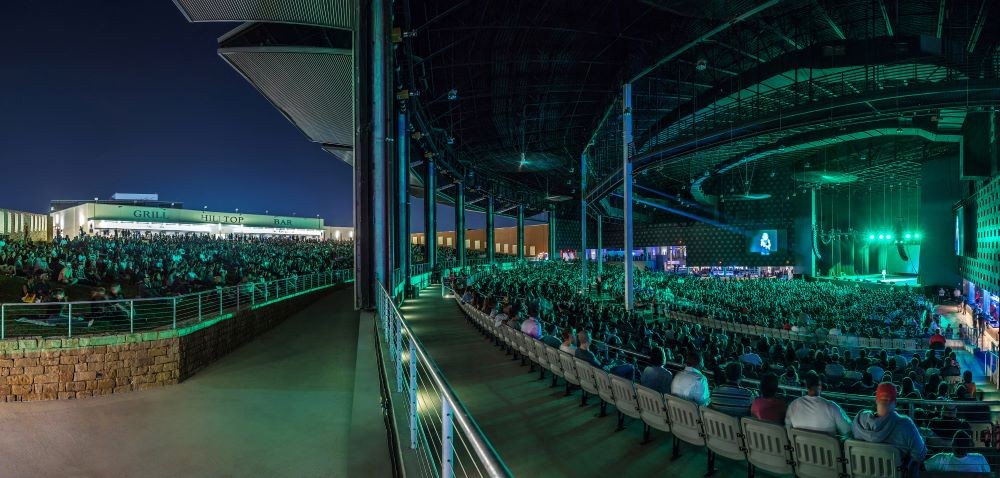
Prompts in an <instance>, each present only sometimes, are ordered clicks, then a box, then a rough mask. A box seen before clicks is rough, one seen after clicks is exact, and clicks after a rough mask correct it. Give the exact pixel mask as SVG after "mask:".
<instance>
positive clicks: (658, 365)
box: [639, 347, 674, 393]
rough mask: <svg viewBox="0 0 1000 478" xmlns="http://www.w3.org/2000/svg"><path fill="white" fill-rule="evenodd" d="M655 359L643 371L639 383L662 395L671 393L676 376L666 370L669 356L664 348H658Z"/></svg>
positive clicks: (654, 355)
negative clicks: (671, 385)
mask: <svg viewBox="0 0 1000 478" xmlns="http://www.w3.org/2000/svg"><path fill="white" fill-rule="evenodd" d="M653 359H654V360H655V362H654V363H652V364H650V365H649V366H648V367H646V368H645V369H644V370H643V371H642V377H641V378H640V379H639V381H640V383H641V384H642V386H643V387H647V388H651V389H653V390H656V391H657V392H660V393H670V384H671V382H672V381H673V379H674V374H673V373H671V372H670V371H669V370H667V369H666V368H665V366H666V364H667V355H666V353H665V352H664V351H663V347H657V351H656V352H655V353H654V354H653Z"/></svg>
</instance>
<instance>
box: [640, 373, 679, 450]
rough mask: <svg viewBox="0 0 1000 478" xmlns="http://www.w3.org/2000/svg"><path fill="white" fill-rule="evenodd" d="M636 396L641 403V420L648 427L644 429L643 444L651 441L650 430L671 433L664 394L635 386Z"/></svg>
mask: <svg viewBox="0 0 1000 478" xmlns="http://www.w3.org/2000/svg"><path fill="white" fill-rule="evenodd" d="M635 396H636V398H637V399H638V402H639V418H641V419H642V422H643V423H644V424H645V425H646V426H645V427H644V429H643V437H642V441H643V443H646V442H648V441H649V429H650V428H655V429H657V430H660V431H663V432H667V433H670V417H669V415H668V414H667V402H666V400H665V399H664V397H663V394H662V393H660V392H657V391H656V390H653V389H651V388H649V387H643V386H642V385H639V384H636V385H635Z"/></svg>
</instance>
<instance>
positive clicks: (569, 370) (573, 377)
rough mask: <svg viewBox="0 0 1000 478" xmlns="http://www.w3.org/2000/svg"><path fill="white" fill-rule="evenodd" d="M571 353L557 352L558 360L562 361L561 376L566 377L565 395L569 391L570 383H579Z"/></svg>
mask: <svg viewBox="0 0 1000 478" xmlns="http://www.w3.org/2000/svg"><path fill="white" fill-rule="evenodd" d="M574 358H575V357H573V356H572V355H570V354H568V353H566V352H559V362H560V363H562V371H563V378H564V379H566V395H569V394H570V393H571V391H572V390H571V385H577V386H579V385H580V375H579V374H578V373H577V371H576V363H574V362H573V359H574Z"/></svg>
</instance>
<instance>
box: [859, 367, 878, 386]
mask: <svg viewBox="0 0 1000 478" xmlns="http://www.w3.org/2000/svg"><path fill="white" fill-rule="evenodd" d="M861 382H862V383H864V384H865V385H872V384H873V383H875V378H874V377H872V373H871V372H869V371H867V370H865V371H864V372H861Z"/></svg>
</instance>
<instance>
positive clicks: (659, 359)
mask: <svg viewBox="0 0 1000 478" xmlns="http://www.w3.org/2000/svg"><path fill="white" fill-rule="evenodd" d="M655 350H656V352H653V360H655V362H653V363H655V364H656V365H659V366H660V367H663V366H664V365H666V364H667V353H666V352H665V351H664V350H663V347H656V349H655Z"/></svg>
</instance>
